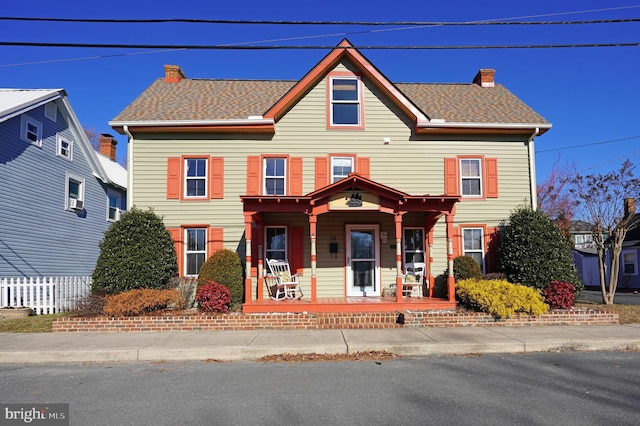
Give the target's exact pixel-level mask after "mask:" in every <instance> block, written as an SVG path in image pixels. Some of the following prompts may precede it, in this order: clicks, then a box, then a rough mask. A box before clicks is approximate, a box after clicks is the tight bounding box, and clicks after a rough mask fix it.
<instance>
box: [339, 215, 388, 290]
mask: <svg viewBox="0 0 640 426" xmlns="http://www.w3.org/2000/svg"><path fill="white" fill-rule="evenodd" d="M346 245H347V296H379V295H380V260H379V256H380V247H379V245H378V225H348V226H347V244H346Z"/></svg>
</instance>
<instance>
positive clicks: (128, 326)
mask: <svg viewBox="0 0 640 426" xmlns="http://www.w3.org/2000/svg"><path fill="white" fill-rule="evenodd" d="M618 323H619V316H618V314H617V313H613V312H600V311H593V310H589V311H587V310H575V311H552V312H550V313H548V314H545V315H540V316H529V315H515V316H514V317H512V318H509V319H504V320H496V319H495V318H493V317H492V316H491V315H489V314H484V313H479V312H470V313H455V312H430V311H421V312H417V311H402V312H381V313H317V314H315V313H302V314H297V313H282V314H278V313H272V314H241V313H231V314H219V315H199V314H194V315H182V316H175V317H173V316H142V317H122V318H109V317H96V318H73V317H63V318H57V319H56V320H55V321H54V322H53V331H54V332H73V331H106V332H123V331H196V330H320V329H334V328H335V329H347V328H351V329H353V328H358V329H364V328H378V329H379V328H400V327H489V326H513V327H517V326H532V325H580V324H582V325H600V324H618Z"/></svg>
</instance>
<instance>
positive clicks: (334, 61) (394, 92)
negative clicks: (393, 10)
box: [264, 39, 428, 123]
mask: <svg viewBox="0 0 640 426" xmlns="http://www.w3.org/2000/svg"><path fill="white" fill-rule="evenodd" d="M343 61H349V62H351V63H352V64H353V65H354V66H355V67H356V68H357V69H358V71H359V72H360V73H362V75H363V76H364V77H366V78H367V79H368V80H369V81H371V82H372V83H373V84H374V85H375V86H376V87H377V88H378V89H379V90H380V91H381V92H382V93H383V94H385V95H386V96H387V97H389V99H391V101H392V102H393V103H394V104H396V105H397V106H398V107H399V108H400V109H401V110H402V111H403V112H404V113H405V114H407V115H408V116H409V117H410V118H411V120H412V121H413V122H414V123H417V122H418V121H426V120H427V121H428V117H426V116H425V115H424V114H423V113H422V111H420V109H419V108H417V107H416V106H415V105H414V104H413V103H411V101H409V99H408V98H407V97H406V96H405V95H404V94H402V92H400V91H399V90H398V89H397V88H396V87H395V86H394V85H393V83H391V81H389V79H387V77H385V76H384V75H383V74H382V73H381V72H380V71H379V70H378V69H377V68H376V67H375V66H374V65H373V64H372V63H371V62H370V61H369V60H368V59H366V58H365V57H364V56H363V55H362V54H361V53H360V52H358V50H357V49H355V47H354V46H353V45H352V44H351V43H350V42H349V41H348V40H347V39H344V40H342V41H341V42H340V44H338V46H336V48H335V49H333V50H332V51H331V52H329V54H328V55H327V56H325V57H324V58H323V59H322V60H321V61H320V62H318V64H316V66H314V67H313V68H312V69H311V70H310V71H309V72H308V73H307V74H306V75H305V76H304V77H302V79H300V81H298V82H297V83H296V84H295V85H294V86H293V87H292V88H291V89H290V90H289V91H288V92H287V93H286V94H285V95H284V96H283V97H282V98H281V99H280V100H279V101H278V102H276V103H275V104H274V105H273V106H272V107H271V108H270V109H269V110H268V111H267V112H266V113H265V114H264V117H265V118H271V119H273V120H274V121H276V122H277V121H278V120H280V118H281V117H282V116H283V115H284V114H285V113H286V112H287V111H289V109H291V107H293V105H295V104H296V103H297V102H298V101H299V100H300V99H301V98H302V97H303V96H304V95H305V94H306V93H308V92H309V90H311V88H312V87H313V86H315V85H316V84H317V83H318V82H319V81H320V80H321V79H323V78H324V77H325V76H326V75H327V74H328V73H329V72H331V70H333V68H334V67H335V66H336V65H338V64H339V63H340V62H343Z"/></svg>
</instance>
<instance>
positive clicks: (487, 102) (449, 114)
mask: <svg viewBox="0 0 640 426" xmlns="http://www.w3.org/2000/svg"><path fill="white" fill-rule="evenodd" d="M341 60H347V61H351V63H355V64H356V66H357V67H359V68H361V70H362V71H363V73H364V75H365V76H366V77H367V78H369V79H372V81H373V82H374V83H375V84H376V85H377V86H378V87H379V88H382V90H383V92H384V93H386V94H387V96H390V97H391V98H392V100H393V101H394V102H396V103H397V104H398V105H400V106H401V109H402V110H403V111H405V112H406V113H408V114H410V115H411V116H412V118H414V119H415V120H416V121H417V124H418V126H419V127H420V126H425V123H427V126H428V125H432V126H434V127H443V126H446V125H449V124H450V123H453V124H454V125H455V124H458V125H461V126H466V125H472V126H475V127H483V126H491V125H495V126H496V127H503V128H504V127H505V126H510V125H516V126H519V127H520V128H524V129H527V128H536V127H540V129H539V130H540V132H541V133H542V132H544V131H546V130H547V129H548V128H549V127H551V125H550V123H549V122H547V121H546V120H545V119H544V118H543V117H542V116H540V115H539V114H537V113H536V112H535V111H533V109H531V108H530V107H529V106H527V105H526V104H525V103H524V102H522V101H521V100H520V99H518V98H517V97H516V96H515V95H514V94H512V93H511V92H510V91H509V90H507V89H506V88H505V87H504V86H502V85H499V84H495V83H494V81H493V76H494V71H493V70H481V71H480V72H479V73H478V75H477V76H476V78H475V79H474V82H472V83H459V84H441V83H393V82H390V81H389V80H388V79H387V78H386V77H385V76H384V75H382V74H381V73H380V72H379V71H378V70H377V69H376V68H375V67H374V66H373V65H372V64H371V63H370V62H369V61H368V60H367V59H366V58H364V57H363V56H362V55H361V54H360V53H359V52H358V51H357V49H354V48H353V46H352V45H351V44H350V43H349V42H348V41H347V40H343V41H342V42H341V43H340V44H339V45H338V46H337V47H336V48H335V49H334V50H333V51H331V52H330V53H329V55H327V56H326V57H325V58H324V59H323V60H322V61H320V62H319V63H318V64H317V65H316V66H315V67H314V68H312V70H311V71H310V72H309V73H308V74H307V75H306V76H305V77H303V79H302V80H300V81H289V80H286V81H285V80H220V79H188V78H186V77H185V74H184V73H183V72H182V70H181V69H180V68H179V67H178V66H175V65H167V66H165V73H166V74H165V78H161V79H158V80H156V81H155V82H154V83H153V84H152V85H151V86H149V88H147V89H146V90H145V91H144V92H143V93H142V94H141V95H140V96H139V97H138V98H137V99H135V100H134V101H133V102H132V103H131V104H130V105H129V106H128V107H127V108H125V109H124V110H123V111H122V112H121V113H120V114H118V116H117V117H115V118H114V119H113V120H112V121H111V122H110V124H111V125H112V126H114V128H116V129H117V130H119V128H121V127H122V126H123V125H133V126H145V125H155V126H157V125H162V126H166V125H169V124H170V123H171V122H180V123H181V124H182V125H184V122H189V123H195V122H214V121H225V120H247V119H248V118H249V117H253V118H258V119H262V117H264V118H265V119H267V120H269V119H271V120H272V121H271V122H273V119H275V121H276V122H277V121H278V119H279V117H280V116H281V114H282V113H283V112H284V111H286V109H288V108H289V107H290V106H291V105H292V104H293V103H295V102H296V101H297V99H299V97H300V96H303V94H304V93H305V91H306V90H310V88H311V85H313V84H315V83H316V82H317V81H319V78H320V77H321V76H322V75H323V74H326V73H327V72H329V71H330V69H331V67H333V66H335V64H336V63H338V62H339V61H341Z"/></svg>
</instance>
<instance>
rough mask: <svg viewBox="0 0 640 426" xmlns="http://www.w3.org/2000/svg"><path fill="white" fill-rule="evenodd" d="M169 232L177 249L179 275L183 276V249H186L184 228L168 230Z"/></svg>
mask: <svg viewBox="0 0 640 426" xmlns="http://www.w3.org/2000/svg"><path fill="white" fill-rule="evenodd" d="M167 231H169V235H171V239H172V240H173V246H174V247H175V249H176V259H177V261H178V275H180V276H182V275H183V271H184V269H183V257H182V248H183V247H184V244H183V241H182V228H167Z"/></svg>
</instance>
